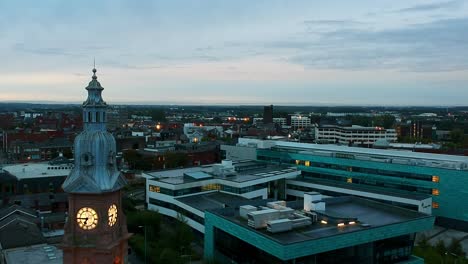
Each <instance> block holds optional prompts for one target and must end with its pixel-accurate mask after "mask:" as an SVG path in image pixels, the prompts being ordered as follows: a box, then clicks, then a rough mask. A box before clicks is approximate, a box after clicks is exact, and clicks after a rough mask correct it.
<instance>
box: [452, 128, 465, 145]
mask: <svg viewBox="0 0 468 264" xmlns="http://www.w3.org/2000/svg"><path fill="white" fill-rule="evenodd" d="M464 139H465V133H464V131H463V130H461V129H458V128H457V129H454V130H452V131H450V140H451V141H452V142H453V143H454V144H456V145H461V144H462V143H463V141H464Z"/></svg>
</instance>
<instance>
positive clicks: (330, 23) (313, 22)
mask: <svg viewBox="0 0 468 264" xmlns="http://www.w3.org/2000/svg"><path fill="white" fill-rule="evenodd" d="M304 24H306V25H308V26H315V25H319V26H349V25H362V24H367V23H364V22H360V21H355V20H334V19H324V20H306V21H304Z"/></svg>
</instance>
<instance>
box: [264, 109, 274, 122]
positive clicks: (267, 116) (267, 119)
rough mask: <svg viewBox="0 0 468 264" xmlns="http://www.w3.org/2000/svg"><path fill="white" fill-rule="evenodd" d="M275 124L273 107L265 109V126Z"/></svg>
mask: <svg viewBox="0 0 468 264" xmlns="http://www.w3.org/2000/svg"><path fill="white" fill-rule="evenodd" d="M271 123H273V105H269V106H265V107H263V124H271Z"/></svg>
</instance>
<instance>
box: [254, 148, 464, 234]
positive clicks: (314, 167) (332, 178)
mask: <svg viewBox="0 0 468 264" xmlns="http://www.w3.org/2000/svg"><path fill="white" fill-rule="evenodd" d="M257 159H258V160H261V161H265V162H271V163H281V164H286V163H287V164H292V165H296V166H297V167H298V169H300V170H301V171H303V175H302V177H304V179H306V178H310V179H313V180H314V181H316V182H320V183H321V184H324V185H327V184H333V183H348V184H350V186H352V185H359V186H361V187H362V186H365V187H366V188H369V190H370V191H375V192H378V191H379V190H388V191H392V192H395V193H402V194H425V195H431V196H432V201H433V204H432V213H433V215H435V216H438V217H440V218H441V219H445V220H447V221H449V222H450V221H452V222H453V225H458V226H464V227H466V226H468V203H467V202H466V201H465V199H466V197H468V171H466V170H456V169H445V168H439V167H423V166H414V165H403V164H395V163H386V162H383V161H368V160H356V159H354V156H353V155H348V154H341V153H336V154H335V156H334V157H333V156H320V155H315V154H308V153H300V151H297V150H286V149H258V150H257Z"/></svg>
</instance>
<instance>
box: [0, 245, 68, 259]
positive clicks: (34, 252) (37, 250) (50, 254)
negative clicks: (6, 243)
mask: <svg viewBox="0 0 468 264" xmlns="http://www.w3.org/2000/svg"><path fill="white" fill-rule="evenodd" d="M3 254H4V256H5V260H6V264H43V263H48V264H62V263H63V252H62V250H60V249H58V248H57V247H55V246H51V245H47V244H40V245H34V246H29V247H22V248H13V249H8V250H4V251H3Z"/></svg>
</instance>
